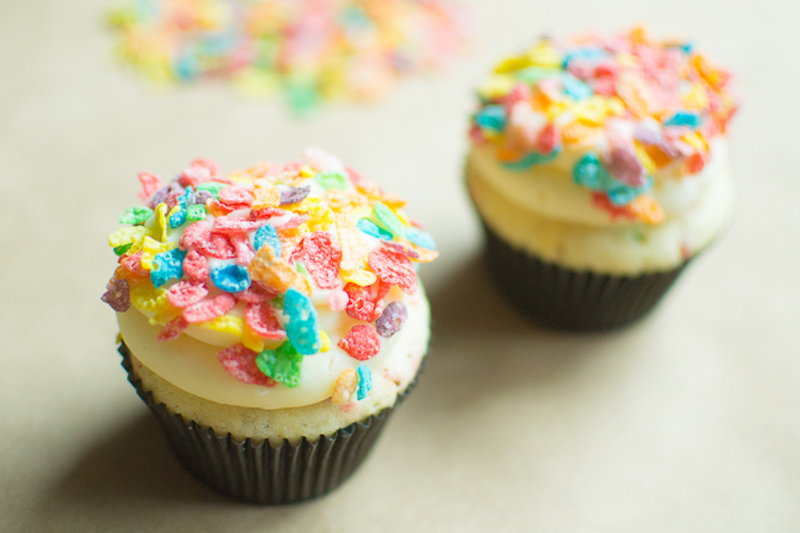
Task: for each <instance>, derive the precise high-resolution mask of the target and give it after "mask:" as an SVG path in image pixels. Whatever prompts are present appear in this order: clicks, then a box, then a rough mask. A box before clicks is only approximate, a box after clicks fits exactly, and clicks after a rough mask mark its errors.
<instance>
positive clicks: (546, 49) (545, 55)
mask: <svg viewBox="0 0 800 533" xmlns="http://www.w3.org/2000/svg"><path fill="white" fill-rule="evenodd" d="M528 60H529V61H530V62H531V65H533V66H536V67H552V68H561V64H562V63H563V62H564V59H563V58H562V57H561V54H560V53H559V52H558V50H556V49H555V48H553V47H552V46H550V45H549V44H548V43H547V42H545V41H543V42H540V43H539V44H537V45H536V46H534V47H533V49H532V50H531V51H530V52H528Z"/></svg>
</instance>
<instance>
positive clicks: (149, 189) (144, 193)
mask: <svg viewBox="0 0 800 533" xmlns="http://www.w3.org/2000/svg"><path fill="white" fill-rule="evenodd" d="M139 181H140V182H141V183H142V190H141V191H139V198H141V199H142V200H147V199H148V198H150V197H151V196H152V195H153V193H154V192H156V191H157V190H158V189H160V188H161V179H160V178H159V177H158V176H156V175H155V174H150V173H149V172H139Z"/></svg>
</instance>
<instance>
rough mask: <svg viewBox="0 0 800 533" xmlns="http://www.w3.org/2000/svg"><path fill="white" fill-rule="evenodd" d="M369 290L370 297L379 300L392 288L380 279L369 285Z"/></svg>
mask: <svg viewBox="0 0 800 533" xmlns="http://www.w3.org/2000/svg"><path fill="white" fill-rule="evenodd" d="M369 289H370V291H371V292H372V299H373V300H375V301H376V302H377V301H378V300H381V299H382V298H383V297H384V296H386V295H387V294H389V291H390V290H392V285H391V284H390V283H384V282H383V281H381V280H380V279H379V280H378V281H376V282H375V283H373V284H372V285H370V286H369Z"/></svg>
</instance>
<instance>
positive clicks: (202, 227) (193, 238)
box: [178, 220, 208, 250]
mask: <svg viewBox="0 0 800 533" xmlns="http://www.w3.org/2000/svg"><path fill="white" fill-rule="evenodd" d="M207 230H208V223H207V222H206V221H205V220H198V221H197V222H195V223H194V224H192V225H190V226H188V227H187V228H186V229H184V230H183V235H181V239H180V241H178V246H180V248H181V250H188V249H189V247H191V246H194V245H195V244H197V242H199V241H200V240H202V239H204V238H205V235H206V232H207Z"/></svg>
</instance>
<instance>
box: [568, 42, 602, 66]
mask: <svg viewBox="0 0 800 533" xmlns="http://www.w3.org/2000/svg"><path fill="white" fill-rule="evenodd" d="M610 55H611V54H609V53H608V52H607V51H606V50H605V49H604V48H600V47H597V46H587V47H585V48H576V49H575V50H572V51H570V52H567V54H566V56H564V63H563V67H564V69H566V68H567V67H569V64H570V63H571V62H572V61H575V60H576V59H577V60H579V61H588V62H591V63H599V62H601V61H603V60H604V59H605V58H607V57H609V56H610Z"/></svg>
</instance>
